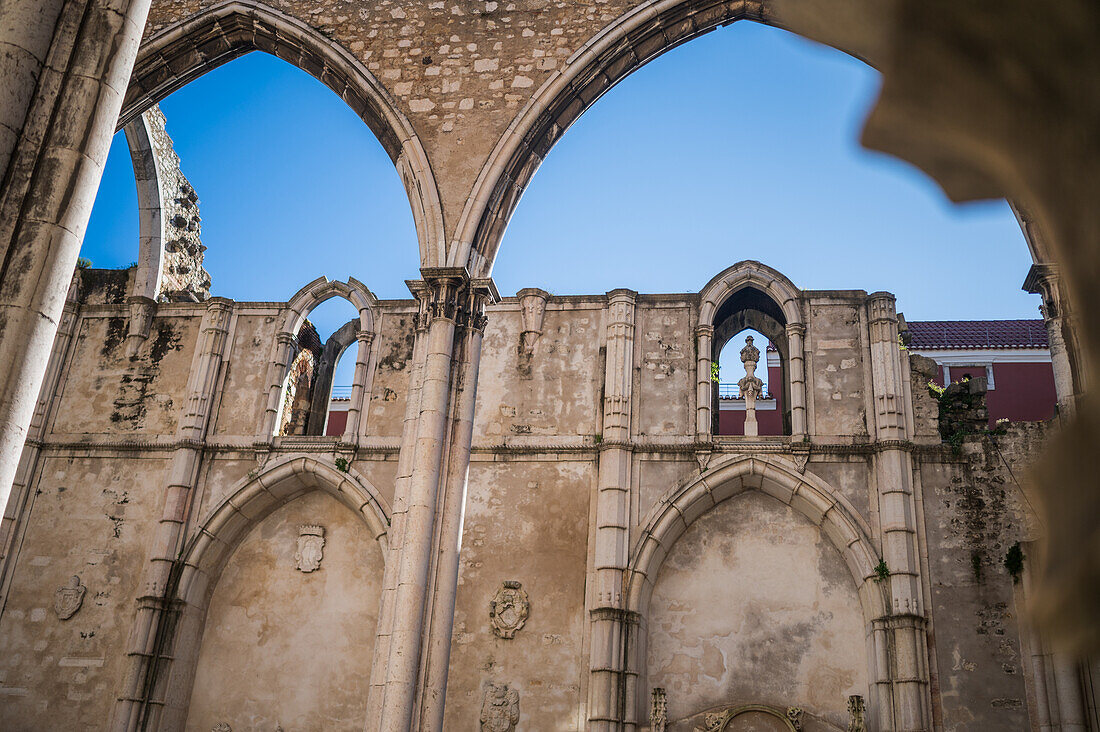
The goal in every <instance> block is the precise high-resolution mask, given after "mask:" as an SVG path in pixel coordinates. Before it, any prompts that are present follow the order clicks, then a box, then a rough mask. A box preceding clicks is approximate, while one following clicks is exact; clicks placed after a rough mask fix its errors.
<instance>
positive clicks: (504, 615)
mask: <svg viewBox="0 0 1100 732" xmlns="http://www.w3.org/2000/svg"><path fill="white" fill-rule="evenodd" d="M530 612H531V603H530V601H529V600H528V599H527V593H526V592H525V591H524V590H523V585H521V584H520V583H519V582H516V581H515V580H505V581H504V583H503V584H502V585H501V586H500V589H499V590H497V594H496V595H494V596H493V599H492V600H491V601H490V602H489V623H490V624H491V625H492V626H493V632H494V633H495V634H496V635H497V637H499V638H515V637H516V631H518V630H520V629H521V628H523V625H524V623H526V622H527V616H528V614H530Z"/></svg>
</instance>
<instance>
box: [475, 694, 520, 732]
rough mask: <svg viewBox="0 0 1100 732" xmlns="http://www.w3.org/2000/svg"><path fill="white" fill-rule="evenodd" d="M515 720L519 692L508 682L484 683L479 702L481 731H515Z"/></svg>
mask: <svg viewBox="0 0 1100 732" xmlns="http://www.w3.org/2000/svg"><path fill="white" fill-rule="evenodd" d="M517 722H519V692H518V691H516V690H515V689H512V688H509V687H508V684H493V683H488V684H486V685H485V696H484V697H483V698H482V702H481V729H482V732H515V729H516V723H517Z"/></svg>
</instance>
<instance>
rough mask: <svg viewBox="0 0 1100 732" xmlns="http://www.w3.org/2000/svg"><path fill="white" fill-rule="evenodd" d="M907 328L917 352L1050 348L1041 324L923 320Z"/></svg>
mask: <svg viewBox="0 0 1100 732" xmlns="http://www.w3.org/2000/svg"><path fill="white" fill-rule="evenodd" d="M908 325H909V334H910V335H911V336H912V341H911V342H910V344H909V348H911V349H912V350H914V351H923V350H942V349H952V348H1049V347H1050V346H1049V344H1048V342H1047V329H1046V326H1045V325H1044V324H1043V321H1042V320H923V321H909V323H908Z"/></svg>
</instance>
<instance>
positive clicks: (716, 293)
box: [695, 260, 807, 441]
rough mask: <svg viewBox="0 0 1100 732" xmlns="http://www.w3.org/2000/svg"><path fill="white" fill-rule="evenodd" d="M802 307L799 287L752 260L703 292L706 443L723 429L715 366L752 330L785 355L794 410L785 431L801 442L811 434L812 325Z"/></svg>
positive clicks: (699, 349)
mask: <svg viewBox="0 0 1100 732" xmlns="http://www.w3.org/2000/svg"><path fill="white" fill-rule="evenodd" d="M800 303H801V293H800V291H799V290H798V288H797V287H795V286H794V283H792V282H791V281H790V280H789V279H787V278H786V277H785V276H783V275H782V274H780V273H779V272H778V271H776V270H774V269H772V268H771V267H768V266H767V265H764V264H761V263H760V262H755V261H752V260H747V261H744V262H738V263H737V264H735V265H733V266H732V267H729V268H728V269H726V270H724V271H722V272H721V273H719V274H718V275H716V276H715V277H714V278H713V279H711V281H710V282H708V283H707V284H706V286H705V287H704V288H703V290H702V292H700V293H699V321H698V325H697V326H696V328H695V346H696V354H697V358H698V362H697V364H696V379H697V384H696V410H697V412H696V414H697V417H696V436H697V438H698V439H699V440H700V441H709V440H710V439H711V437H712V436H713V435H715V434H717V431H718V430H717V416H718V392H717V389H716V384H715V383H714V381H713V379H712V374H711V363H712V362H714V361H716V360H717V358H718V354H719V353H721V351H722V348H723V347H724V346H725V345H726V344H727V342H729V340H730V339H731V338H732V337H733V336H734V335H736V334H738V333H740V332H741V331H743V330H745V329H746V328H751V329H753V330H756V331H759V332H760V333H761V334H762V335H764V336H765V337H767V338H768V340H769V341H771V343H772V344H774V345H775V347H776V350H777V351H778V352H779V356H780V364H781V367H782V369H781V371H782V404H783V405H784V409H786V410H789V412H790V416H789V418H787V417H784V421H785V422H787V423H789V428H788V429H785V430H784V432H785V433H786V434H790V435H792V436H793V437H794V438H795V439H799V438H803V437H806V436H807V422H806V406H805V405H806V373H805V359H804V355H803V348H804V344H805V334H806V325H805V320H804V318H803V315H802V307H801V304H800ZM765 363H766V361H765ZM774 388H775V387H774V386H772V389H773V390H774Z"/></svg>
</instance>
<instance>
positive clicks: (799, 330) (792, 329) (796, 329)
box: [785, 323, 806, 338]
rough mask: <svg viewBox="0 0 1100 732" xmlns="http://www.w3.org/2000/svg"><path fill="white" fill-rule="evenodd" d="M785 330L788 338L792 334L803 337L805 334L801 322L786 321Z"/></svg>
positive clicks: (804, 327) (804, 328)
mask: <svg viewBox="0 0 1100 732" xmlns="http://www.w3.org/2000/svg"><path fill="white" fill-rule="evenodd" d="M785 330H786V331H787V337H788V338H790V337H792V336H799V337H804V336H805V335H806V326H805V325H803V324H802V323H787V327H786V328H785Z"/></svg>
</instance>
